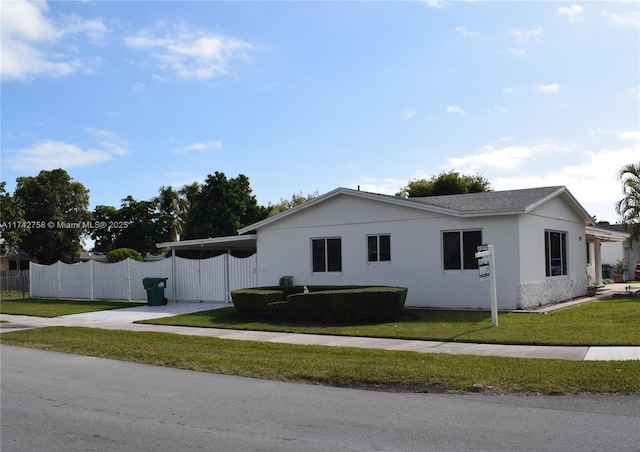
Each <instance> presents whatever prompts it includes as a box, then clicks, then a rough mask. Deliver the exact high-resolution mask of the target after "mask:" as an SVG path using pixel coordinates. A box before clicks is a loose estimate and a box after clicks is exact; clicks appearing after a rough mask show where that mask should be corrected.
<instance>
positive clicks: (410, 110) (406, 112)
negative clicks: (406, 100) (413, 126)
mask: <svg viewBox="0 0 640 452" xmlns="http://www.w3.org/2000/svg"><path fill="white" fill-rule="evenodd" d="M417 113H418V110H416V109H415V108H405V109H404V110H402V116H404V117H405V118H407V119H411V118H413V117H414V116H415V115H416V114H417Z"/></svg>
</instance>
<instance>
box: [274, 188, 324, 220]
mask: <svg viewBox="0 0 640 452" xmlns="http://www.w3.org/2000/svg"><path fill="white" fill-rule="evenodd" d="M318 196H319V195H318V192H317V191H316V192H313V193H312V194H310V195H307V196H304V195H303V194H302V192H300V193H298V194H295V193H294V194H293V195H291V199H284V198H282V199H280V202H279V203H278V204H271V203H269V205H268V206H267V208H268V209H269V216H270V217H273V216H274V215H278V214H279V213H282V212H284V211H285V210H289V209H293V208H294V207H297V206H299V205H300V204H302V203H304V202H307V201H311V200H312V199H314V198H317V197H318Z"/></svg>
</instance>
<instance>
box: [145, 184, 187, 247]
mask: <svg viewBox="0 0 640 452" xmlns="http://www.w3.org/2000/svg"><path fill="white" fill-rule="evenodd" d="M153 203H154V204H155V205H156V208H157V209H158V211H159V212H160V214H163V215H167V216H168V217H169V228H170V237H171V241H172V242H176V241H178V240H179V239H180V234H182V231H183V229H184V223H185V219H186V215H187V212H188V210H189V201H188V200H187V199H186V197H185V196H184V195H183V193H182V192H181V191H176V190H174V189H173V187H172V186H171V185H169V186H168V187H164V186H162V187H160V189H159V190H158V196H156V197H155V198H154V199H153Z"/></svg>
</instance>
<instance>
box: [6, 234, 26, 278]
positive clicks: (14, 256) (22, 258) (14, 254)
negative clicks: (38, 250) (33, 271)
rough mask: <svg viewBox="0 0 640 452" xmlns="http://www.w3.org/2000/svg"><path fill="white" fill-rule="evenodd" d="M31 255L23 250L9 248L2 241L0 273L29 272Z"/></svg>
mask: <svg viewBox="0 0 640 452" xmlns="http://www.w3.org/2000/svg"><path fill="white" fill-rule="evenodd" d="M29 260H30V258H29V255H28V254H27V253H25V252H24V251H22V250H18V249H14V248H7V247H5V245H4V240H3V239H0V271H3V272H5V271H15V270H29Z"/></svg>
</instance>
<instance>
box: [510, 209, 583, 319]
mask: <svg viewBox="0 0 640 452" xmlns="http://www.w3.org/2000/svg"><path fill="white" fill-rule="evenodd" d="M546 230H553V231H560V232H566V233H567V254H568V256H567V267H568V269H567V271H568V274H567V275H563V276H552V277H547V276H546V270H545V265H544V262H545V249H544V234H545V231H546ZM520 233H521V241H520V245H521V254H520V259H521V267H520V268H521V273H520V281H521V285H520V287H519V289H518V292H519V293H518V305H519V306H520V307H521V308H523V309H527V308H535V307H538V306H541V305H545V304H551V303H557V302H559V301H564V300H568V299H571V298H575V297H579V296H582V295H584V294H585V293H586V291H587V247H586V237H585V227H584V223H582V222H581V221H580V218H579V217H578V216H577V215H576V214H574V213H573V212H572V211H571V210H569V209H567V208H566V204H565V203H564V202H563V201H562V199H561V198H560V197H556V198H554V199H552V200H550V201H549V202H547V203H545V204H544V205H543V206H541V207H539V208H537V209H535V210H534V211H533V212H531V213H530V214H528V215H523V216H521V221H520Z"/></svg>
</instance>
